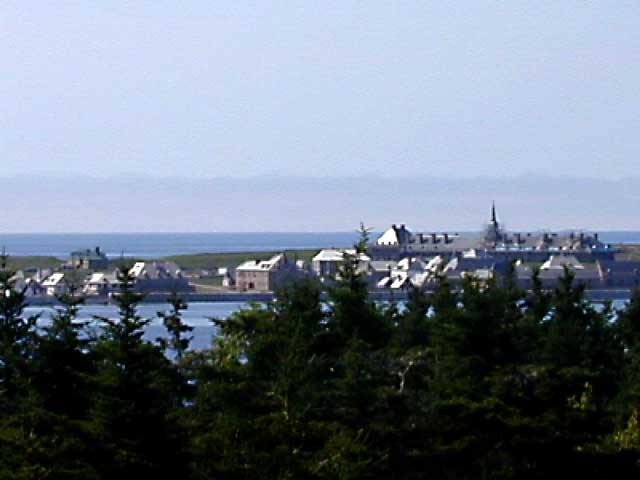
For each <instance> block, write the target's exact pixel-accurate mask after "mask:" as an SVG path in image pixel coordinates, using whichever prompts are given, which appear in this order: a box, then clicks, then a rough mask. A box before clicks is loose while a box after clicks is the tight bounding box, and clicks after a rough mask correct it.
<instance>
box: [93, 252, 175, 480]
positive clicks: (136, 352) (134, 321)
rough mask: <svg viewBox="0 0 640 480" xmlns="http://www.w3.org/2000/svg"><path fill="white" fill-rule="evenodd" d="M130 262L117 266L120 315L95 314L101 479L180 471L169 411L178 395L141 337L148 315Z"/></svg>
mask: <svg viewBox="0 0 640 480" xmlns="http://www.w3.org/2000/svg"><path fill="white" fill-rule="evenodd" d="M130 268H131V265H129V264H126V263H123V264H122V265H121V266H120V271H119V273H118V280H119V283H120V289H119V292H118V293H117V294H115V295H114V300H115V302H116V304H117V305H118V310H119V318H118V319H110V318H105V317H97V318H98V319H99V320H100V321H102V324H103V332H102V335H101V336H100V338H99V340H98V341H97V343H96V345H95V348H94V354H95V355H96V356H97V359H98V363H97V372H96V376H95V379H94V382H95V387H96V394H95V395H94V398H93V406H92V408H91V411H90V417H91V429H92V434H93V436H94V442H95V445H96V447H97V451H96V453H95V455H96V458H95V461H96V465H97V469H98V471H99V473H100V474H101V475H102V476H104V477H106V478H117V477H118V476H122V475H126V476H139V477H145V478H146V477H148V478H170V477H173V476H179V475H182V474H184V472H185V462H184V458H183V456H182V448H181V446H180V444H179V440H180V438H181V436H180V432H179V428H178V426H177V425H176V424H175V422H174V421H172V416H171V412H172V411H173V410H174V409H175V408H178V407H179V404H180V396H179V394H178V392H177V391H176V388H175V385H174V384H172V374H171V367H170V364H169V361H168V359H166V357H165V356H164V355H163V353H162V351H161V349H160V348H159V347H157V346H154V345H152V344H150V343H147V342H145V341H144V340H143V338H142V336H143V333H144V328H145V327H146V326H147V325H148V324H149V322H150V320H149V319H146V318H142V317H140V315H138V313H137V306H138V303H139V302H140V301H141V300H142V299H143V295H142V294H140V293H137V292H135V291H134V277H133V276H132V274H131V273H130Z"/></svg>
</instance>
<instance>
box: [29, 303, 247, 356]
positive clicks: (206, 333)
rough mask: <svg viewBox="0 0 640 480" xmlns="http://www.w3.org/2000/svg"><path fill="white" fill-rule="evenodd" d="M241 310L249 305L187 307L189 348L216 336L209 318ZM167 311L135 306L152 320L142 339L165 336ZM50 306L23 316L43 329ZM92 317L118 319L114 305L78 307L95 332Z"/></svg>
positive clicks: (203, 344)
mask: <svg viewBox="0 0 640 480" xmlns="http://www.w3.org/2000/svg"><path fill="white" fill-rule="evenodd" d="M243 308H248V304H246V303H243V302H201V303H197V302H194V303H191V304H189V308H187V310H185V311H184V312H183V315H182V318H183V319H184V322H185V323H186V324H187V325H190V326H192V327H193V331H192V332H191V335H192V336H193V340H192V341H191V348H193V349H196V350H202V349H205V348H208V347H209V346H210V345H211V341H212V339H213V338H214V336H215V335H216V333H217V331H218V330H217V328H216V326H215V325H214V324H213V323H212V321H211V319H212V318H216V319H220V320H223V319H225V318H227V317H228V316H229V315H231V314H232V313H233V312H237V311H239V310H241V309H243ZM167 309H168V305H167V304H163V303H143V304H140V306H139V307H138V314H139V315H140V316H142V317H143V318H148V319H150V320H151V322H150V323H149V325H148V326H147V328H146V329H145V333H144V338H145V339H146V340H148V341H155V340H156V339H157V338H158V337H165V336H166V335H167V331H166V329H165V328H164V326H163V325H162V320H161V319H160V318H158V316H157V312H159V311H165V310H167ZM54 311H55V309H54V308H53V307H27V308H26V309H25V314H26V315H34V314H40V320H39V321H38V324H39V325H41V326H45V325H47V324H48V323H49V322H50V319H51V314H52V313H54ZM95 316H100V317H106V318H113V319H116V318H118V309H117V307H116V306H114V305H84V306H82V307H81V308H80V312H79V314H78V320H81V321H87V322H89V323H90V328H92V329H95V330H96V331H97V330H98V325H99V321H98V320H96V319H95Z"/></svg>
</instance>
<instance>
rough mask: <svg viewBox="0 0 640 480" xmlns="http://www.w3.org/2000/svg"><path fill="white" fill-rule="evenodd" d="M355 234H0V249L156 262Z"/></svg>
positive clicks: (323, 242) (351, 239)
mask: <svg viewBox="0 0 640 480" xmlns="http://www.w3.org/2000/svg"><path fill="white" fill-rule="evenodd" d="M357 239H358V235H357V233H356V232H333V233H327V232H323V233H122V234H112V233H91V234H88V233H72V234H49V233H40V234H22V233H20V234H18V233H12V234H0V248H2V247H4V248H5V249H6V252H7V253H8V254H9V255H16V256H26V255H50V256H54V257H60V258H67V257H68V256H69V254H70V253H71V252H72V251H74V250H79V249H85V248H91V249H93V248H95V247H100V248H101V249H102V251H104V252H106V254H107V255H108V256H110V257H118V256H120V255H122V254H124V255H125V256H128V257H138V258H159V257H164V256H168V255H181V254H193V253H222V252H259V251H280V250H287V249H303V248H322V247H346V246H350V245H352V244H353V243H355V242H356V241H357Z"/></svg>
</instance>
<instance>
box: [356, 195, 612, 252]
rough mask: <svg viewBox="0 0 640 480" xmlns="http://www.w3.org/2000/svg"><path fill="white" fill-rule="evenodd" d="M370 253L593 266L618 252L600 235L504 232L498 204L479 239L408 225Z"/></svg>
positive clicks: (398, 228)
mask: <svg viewBox="0 0 640 480" xmlns="http://www.w3.org/2000/svg"><path fill="white" fill-rule="evenodd" d="M368 253H369V255H371V257H372V258H375V259H379V260H397V259H400V258H404V257H419V258H431V257H434V256H437V255H444V256H452V255H454V256H455V255H457V256H466V257H471V256H472V257H490V258H495V259H499V260H523V261H527V262H544V261H545V260H547V259H548V258H549V257H550V256H551V255H555V256H558V255H571V256H573V257H575V258H576V259H578V260H580V261H582V262H589V261H595V260H612V259H613V258H614V255H615V254H616V253H617V249H616V248H615V247H614V246H612V245H610V244H606V243H603V242H602V241H600V238H599V236H598V234H597V233H592V234H587V233H584V232H573V231H572V232H562V233H557V232H507V231H504V230H503V229H502V227H501V225H500V223H499V222H498V217H497V215H496V208H495V204H494V205H492V208H491V219H490V221H489V223H488V225H487V227H486V229H485V231H484V232H482V233H480V234H478V235H464V234H459V233H452V232H422V233H414V232H411V231H410V230H409V229H407V228H406V227H405V225H392V226H391V227H390V228H389V229H387V230H386V231H385V232H384V233H383V234H382V235H381V236H380V237H379V238H378V239H377V240H376V241H375V243H374V244H372V245H370V247H369V249H368Z"/></svg>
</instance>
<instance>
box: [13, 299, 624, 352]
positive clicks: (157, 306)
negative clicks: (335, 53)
mask: <svg viewBox="0 0 640 480" xmlns="http://www.w3.org/2000/svg"><path fill="white" fill-rule="evenodd" d="M624 305H625V302H624V301H622V300H616V301H614V302H613V306H614V308H617V309H620V308H622V307H624ZM167 307H168V305H167V304H162V303H143V304H141V305H140V306H139V308H138V314H139V315H140V316H142V317H144V318H149V319H151V322H150V323H149V325H148V326H147V328H146V329H145V333H144V338H145V339H146V340H148V341H151V342H153V341H155V340H156V339H157V338H159V337H166V336H167V331H166V329H165V328H164V326H163V325H162V320H161V319H160V318H158V316H157V312H159V311H165V310H166V309H167ZM245 308H249V305H248V304H247V303H244V302H202V303H191V304H190V305H189V308H188V309H187V310H185V311H184V312H183V319H184V322H185V323H186V324H187V325H190V326H192V327H193V331H192V332H191V335H192V337H193V339H192V340H191V344H190V348H192V349H194V350H203V349H206V348H209V347H210V346H211V342H212V340H213V339H214V338H215V336H216V334H217V333H218V328H217V327H216V326H215V325H214V324H213V322H212V321H211V319H212V318H216V319H219V320H224V319H226V318H228V317H229V316H230V315H231V314H233V313H234V312H237V311H240V310H242V309H245ZM54 311H55V309H54V308H53V307H27V308H26V309H25V314H26V315H34V314H40V315H41V316H40V320H39V322H38V323H39V325H41V326H45V325H47V324H48V323H49V322H50V319H51V314H52V313H54ZM95 316H100V317H107V318H113V319H115V318H117V317H118V310H117V307H115V306H113V305H84V306H82V307H81V308H80V312H79V314H78V319H79V320H83V321H87V322H90V324H91V328H92V329H94V330H95V331H96V332H97V331H98V326H99V321H98V320H96V319H95Z"/></svg>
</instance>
